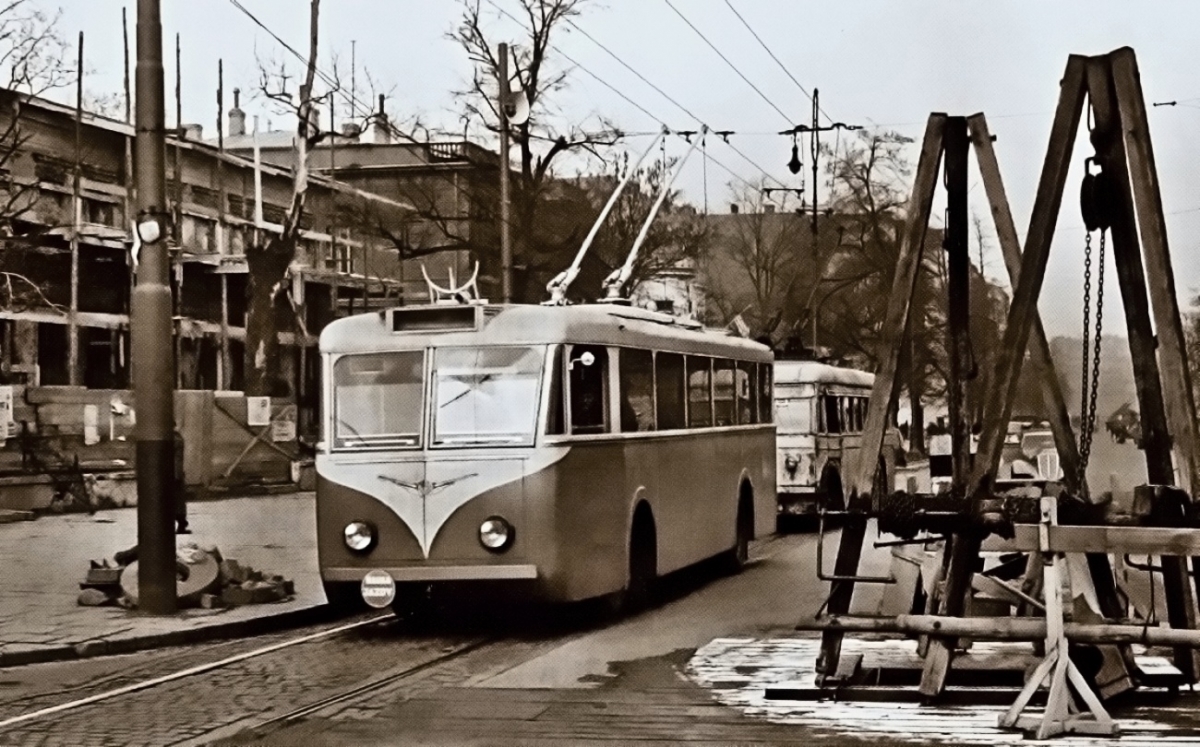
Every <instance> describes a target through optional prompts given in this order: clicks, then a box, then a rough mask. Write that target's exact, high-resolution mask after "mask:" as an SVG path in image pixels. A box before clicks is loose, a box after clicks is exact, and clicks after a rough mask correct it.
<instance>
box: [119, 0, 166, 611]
mask: <svg viewBox="0 0 1200 747" xmlns="http://www.w3.org/2000/svg"><path fill="white" fill-rule="evenodd" d="M137 11H138V19H137V72H136V75H137V78H136V85H137V97H136V102H137V112H136V119H135V126H136V139H135V142H134V146H135V153H136V165H135V178H136V184H137V211H138V215H137V226H136V231H137V234H138V240H139V241H140V243H141V248H140V249H139V257H138V263H137V282H136V284H135V286H134V289H133V298H132V302H131V305H132V308H131V315H130V328H131V330H130V331H131V337H132V347H133V362H134V367H133V392H134V399H135V402H136V404H137V409H138V413H137V424H136V426H135V428H136V430H135V433H134V436H135V440H136V442H137V452H136V453H137V491H138V508H137V511H138V607H139V608H140V609H142V610H144V611H146V612H150V613H153V614H163V615H165V614H171V613H173V612H175V608H176V598H175V526H174V512H173V511H172V507H173V506H172V499H173V496H172V495H171V490H172V488H173V486H172V476H173V471H174V453H173V450H174V433H175V401H174V395H175V361H174V358H173V356H172V355H169V354H167V355H164V354H163V351H168V350H173V330H172V319H171V313H172V305H171V285H170V257H169V255H168V252H167V245H166V243H165V241H164V239H165V237H166V234H167V229H168V226H169V218H168V211H167V195H166V171H165V163H166V115H165V113H164V111H163V99H164V94H163V66H162V18H161V12H160V7H159V0H138V4H137Z"/></svg>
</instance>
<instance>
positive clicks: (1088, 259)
mask: <svg viewBox="0 0 1200 747" xmlns="http://www.w3.org/2000/svg"><path fill="white" fill-rule="evenodd" d="M1105 239H1106V236H1105V232H1104V229H1101V230H1100V251H1099V254H1098V256H1097V261H1098V263H1099V264H1098V267H1097V268H1096V329H1095V332H1094V333H1093V332H1091V325H1090V321H1091V289H1092V236H1091V234H1090V233H1089V234H1088V235H1087V238H1086V241H1085V244H1084V255H1083V365H1082V367H1081V368H1082V377H1081V378H1082V381H1081V385H1080V389H1079V400H1080V401H1079V484H1080V486H1081V489H1086V488H1085V487H1084V486H1086V484H1087V467H1088V460H1089V457H1090V456H1091V452H1092V437H1093V435H1094V434H1095V429H1096V403H1097V399H1098V397H1099V394H1100V347H1101V340H1102V339H1103V331H1104V253H1105V248H1106V243H1107V242H1106V240H1105ZM1093 335H1094V337H1093ZM1089 373H1090V377H1089Z"/></svg>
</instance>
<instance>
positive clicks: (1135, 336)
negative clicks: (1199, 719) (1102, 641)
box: [1088, 57, 1200, 681]
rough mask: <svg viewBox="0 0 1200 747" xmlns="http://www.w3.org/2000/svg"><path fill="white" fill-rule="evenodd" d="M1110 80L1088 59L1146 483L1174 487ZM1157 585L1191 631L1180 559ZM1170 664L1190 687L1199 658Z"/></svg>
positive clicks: (1192, 611)
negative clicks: (1109, 188) (1111, 193)
mask: <svg viewBox="0 0 1200 747" xmlns="http://www.w3.org/2000/svg"><path fill="white" fill-rule="evenodd" d="M1112 76H1113V73H1112V69H1111V60H1110V58H1109V57H1094V58H1092V59H1091V60H1089V61H1088V96H1089V101H1090V102H1091V107H1092V112H1093V114H1094V115H1095V124H1094V129H1093V136H1092V140H1093V142H1094V144H1095V145H1096V149H1097V157H1098V160H1099V162H1100V163H1101V165H1102V166H1103V168H1104V171H1105V172H1107V173H1108V174H1109V175H1110V177H1111V179H1112V182H1111V183H1112V184H1113V185H1114V187H1115V190H1116V195H1115V197H1116V199H1115V200H1114V201H1113V204H1112V205H1111V208H1112V214H1111V215H1110V216H1109V217H1110V218H1111V219H1112V238H1113V241H1112V243H1113V259H1114V260H1115V263H1116V267H1117V277H1118V279H1119V281H1120V286H1121V297H1122V301H1123V302H1124V306H1125V320H1126V328H1127V330H1128V334H1127V337H1128V339H1129V352H1130V355H1131V357H1132V359H1133V370H1134V381H1135V382H1136V383H1137V394H1138V405H1139V407H1140V408H1141V423H1142V453H1143V454H1145V458H1146V473H1147V476H1148V478H1149V480H1150V482H1151V483H1154V484H1159V485H1174V484H1175V482H1176V481H1175V469H1174V465H1173V464H1172V461H1171V436H1170V433H1171V431H1172V430H1173V428H1174V427H1175V426H1176V425H1177V423H1175V422H1174V421H1173V419H1172V418H1171V417H1170V414H1169V410H1170V407H1164V403H1165V402H1166V399H1167V397H1166V392H1165V390H1166V389H1170V388H1171V383H1170V382H1169V381H1167V380H1164V379H1162V378H1161V377H1160V371H1159V360H1158V359H1157V357H1156V355H1155V348H1156V347H1157V342H1156V340H1155V336H1154V329H1153V326H1152V324H1151V321H1150V301H1149V299H1148V298H1147V295H1146V281H1147V276H1146V272H1145V270H1144V269H1143V267H1142V251H1141V247H1139V246H1138V237H1137V229H1136V224H1137V219H1136V217H1135V216H1134V201H1133V200H1134V198H1133V194H1132V192H1131V189H1130V185H1129V177H1130V174H1129V171H1128V167H1127V165H1126V151H1125V143H1124V139H1123V138H1122V137H1121V124H1120V121H1119V115H1118V112H1117V106H1116V102H1115V98H1116V92H1115V90H1114V81H1113V77H1112ZM1160 208H1161V206H1160ZM1168 264H1169V263H1168ZM1152 274H1153V273H1152ZM1162 362H1163V365H1164V368H1163V373H1168V369H1167V368H1166V358H1165V357H1164V358H1163V361H1162ZM1177 404H1178V403H1177ZM1181 463H1182V464H1187V463H1186V462H1181ZM1181 518H1182V517H1181ZM1163 584H1164V586H1165V587H1166V589H1167V595H1166V596H1167V616H1168V619H1169V620H1170V621H1171V626H1172V627H1176V628H1190V629H1194V628H1196V605H1195V599H1194V597H1193V593H1192V584H1191V583H1189V581H1188V574H1187V561H1186V560H1185V559H1183V558H1165V559H1164V560H1163ZM1175 664H1176V666H1178V667H1179V668H1180V669H1181V670H1183V671H1184V673H1185V675H1187V676H1188V678H1189V681H1195V673H1196V672H1197V671H1200V655H1197V654H1196V653H1195V652H1192V651H1188V650H1184V649H1179V650H1177V651H1176V652H1175Z"/></svg>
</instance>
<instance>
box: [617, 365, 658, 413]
mask: <svg viewBox="0 0 1200 747" xmlns="http://www.w3.org/2000/svg"><path fill="white" fill-rule="evenodd" d="M617 354H618V359H617V369H618V379H619V380H620V384H621V431H622V432H623V433H634V432H636V431H652V430H654V354H653V353H651V352H650V351H649V350H635V349H633V348H621V349H620V350H619V351H618V353H617Z"/></svg>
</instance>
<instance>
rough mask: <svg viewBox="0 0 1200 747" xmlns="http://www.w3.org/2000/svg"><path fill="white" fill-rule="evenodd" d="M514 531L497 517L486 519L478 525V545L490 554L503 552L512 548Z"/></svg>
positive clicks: (510, 525)
mask: <svg viewBox="0 0 1200 747" xmlns="http://www.w3.org/2000/svg"><path fill="white" fill-rule="evenodd" d="M515 536H516V530H514V529H513V526H512V524H509V523H508V522H507V521H505V520H504V519H502V518H500V517H499V516H493V517H491V518H490V519H486V520H485V521H484V522H483V523H482V524H480V525H479V544H481V545H483V547H484V549H487V550H491V551H492V552H504V551H505V550H507V549H508V548H509V547H511V546H512V543H513V539H514V538H515Z"/></svg>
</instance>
